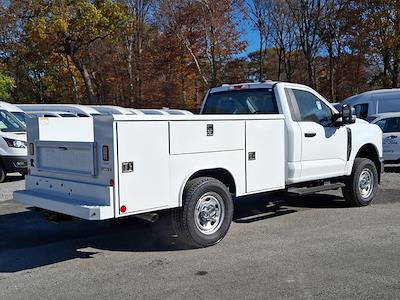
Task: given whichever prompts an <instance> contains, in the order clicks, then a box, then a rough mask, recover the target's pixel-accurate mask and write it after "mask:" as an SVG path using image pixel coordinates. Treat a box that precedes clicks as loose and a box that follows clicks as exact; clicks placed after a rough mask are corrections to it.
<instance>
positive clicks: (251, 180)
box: [246, 120, 285, 193]
mask: <svg viewBox="0 0 400 300" xmlns="http://www.w3.org/2000/svg"><path fill="white" fill-rule="evenodd" d="M283 137H284V122H283V120H251V121H246V192H247V193H254V192H261V191H268V190H275V189H282V188H284V186H285V164H283V163H282V162H283V161H285V147H284V143H282V139H283ZM251 152H253V153H254V154H255V159H254V160H250V159H249V155H250V153H251Z"/></svg>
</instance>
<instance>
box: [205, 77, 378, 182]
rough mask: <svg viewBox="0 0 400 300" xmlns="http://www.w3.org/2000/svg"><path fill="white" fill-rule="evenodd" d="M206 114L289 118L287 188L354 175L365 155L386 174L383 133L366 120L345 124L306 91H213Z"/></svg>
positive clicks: (269, 87) (260, 87)
mask: <svg viewBox="0 0 400 300" xmlns="http://www.w3.org/2000/svg"><path fill="white" fill-rule="evenodd" d="M201 113H202V114H278V113H279V114H283V115H284V116H285V138H286V162H287V163H286V176H285V177H286V178H285V180H286V184H287V185H291V184H298V183H302V182H309V181H314V180H321V179H329V178H339V177H343V176H347V175H350V174H351V171H352V166H353V163H354V160H355V159H356V157H358V156H359V155H361V153H362V155H363V156H367V157H368V158H369V159H371V160H372V161H373V162H374V164H375V166H376V168H377V170H378V173H379V172H380V171H381V170H382V167H381V162H382V161H383V159H382V142H381V141H380V139H381V134H380V132H379V128H378V127H377V126H373V125H371V124H368V123H367V122H365V121H362V120H355V121H354V123H350V124H343V123H341V122H340V118H338V117H340V114H341V112H339V111H337V110H336V109H335V108H334V107H333V106H332V105H331V104H330V103H329V102H328V101H327V100H325V99H324V98H323V97H322V96H321V95H320V94H318V93H317V92H316V91H315V90H313V89H311V88H310V87H307V86H305V85H300V84H293V83H284V82H267V83H247V84H238V85H223V86H221V87H218V88H214V89H211V90H210V91H209V93H208V94H207V96H206V97H205V100H204V103H203V105H202V109H201Z"/></svg>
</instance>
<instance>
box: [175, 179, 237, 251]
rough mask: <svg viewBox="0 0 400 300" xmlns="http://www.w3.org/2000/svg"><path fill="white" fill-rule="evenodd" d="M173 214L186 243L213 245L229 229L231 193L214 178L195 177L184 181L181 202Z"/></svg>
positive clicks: (231, 213) (231, 211)
mask: <svg viewBox="0 0 400 300" xmlns="http://www.w3.org/2000/svg"><path fill="white" fill-rule="evenodd" d="M172 216H173V219H172V221H173V225H174V228H175V230H176V231H177V234H178V235H179V236H180V237H181V238H183V240H184V241H185V242H186V243H187V244H190V245H193V246H195V247H207V246H212V245H215V244H217V243H218V242H219V241H221V240H222V239H223V238H224V236H225V235H226V233H227V232H228V229H229V227H230V224H231V222H232V218H233V201H232V196H231V194H230V192H229V189H228V188H227V187H226V186H225V185H224V184H223V183H222V182H220V181H219V180H217V179H215V178H211V177H199V178H195V179H193V180H190V181H189V182H188V183H187V185H186V187H185V190H184V193H183V206H182V207H181V208H178V209H175V210H174V211H173V214H172Z"/></svg>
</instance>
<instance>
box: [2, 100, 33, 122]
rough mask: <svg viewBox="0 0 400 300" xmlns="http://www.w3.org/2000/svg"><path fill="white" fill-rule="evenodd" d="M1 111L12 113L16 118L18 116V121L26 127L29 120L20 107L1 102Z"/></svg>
mask: <svg viewBox="0 0 400 300" xmlns="http://www.w3.org/2000/svg"><path fill="white" fill-rule="evenodd" d="M0 109H5V110H8V111H9V112H10V113H12V114H13V115H14V116H16V117H17V119H18V120H19V121H20V122H21V123H22V124H24V125H26V120H27V118H28V116H27V115H26V113H25V112H24V111H23V110H22V109H20V108H19V107H18V106H16V105H14V104H11V103H8V102H4V101H0Z"/></svg>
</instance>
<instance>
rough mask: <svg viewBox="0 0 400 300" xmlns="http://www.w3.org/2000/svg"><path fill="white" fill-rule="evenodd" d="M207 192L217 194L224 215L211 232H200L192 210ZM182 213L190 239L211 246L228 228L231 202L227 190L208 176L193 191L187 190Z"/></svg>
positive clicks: (230, 217)
mask: <svg viewBox="0 0 400 300" xmlns="http://www.w3.org/2000/svg"><path fill="white" fill-rule="evenodd" d="M207 192H214V193H216V194H218V195H219V196H220V197H221V199H222V201H223V203H224V206H225V207H224V208H225V215H224V219H223V221H222V224H221V226H220V228H219V229H218V230H217V231H216V232H214V233H212V234H209V235H207V234H204V233H202V232H200V231H199V230H198V228H197V226H196V224H195V219H194V212H195V208H196V204H197V202H198V200H199V199H200V198H201V197H202V196H203V195H204V194H206V193H207ZM184 214H185V216H186V218H185V219H186V220H185V221H186V224H185V225H186V227H187V230H188V233H189V235H190V238H191V240H192V241H193V242H194V244H195V245H197V246H202V247H205V246H211V245H214V244H216V243H218V242H219V241H220V240H222V239H223V237H224V236H225V235H226V233H227V232H228V230H229V227H230V225H231V222H232V218H233V202H232V196H231V195H230V193H229V190H228V189H227V188H226V186H224V185H223V184H222V183H221V182H220V181H218V180H216V179H212V178H210V179H209V180H207V181H205V182H203V183H202V184H201V185H199V186H198V187H197V188H195V189H194V190H193V191H188V192H187V193H186V195H185V203H184Z"/></svg>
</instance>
